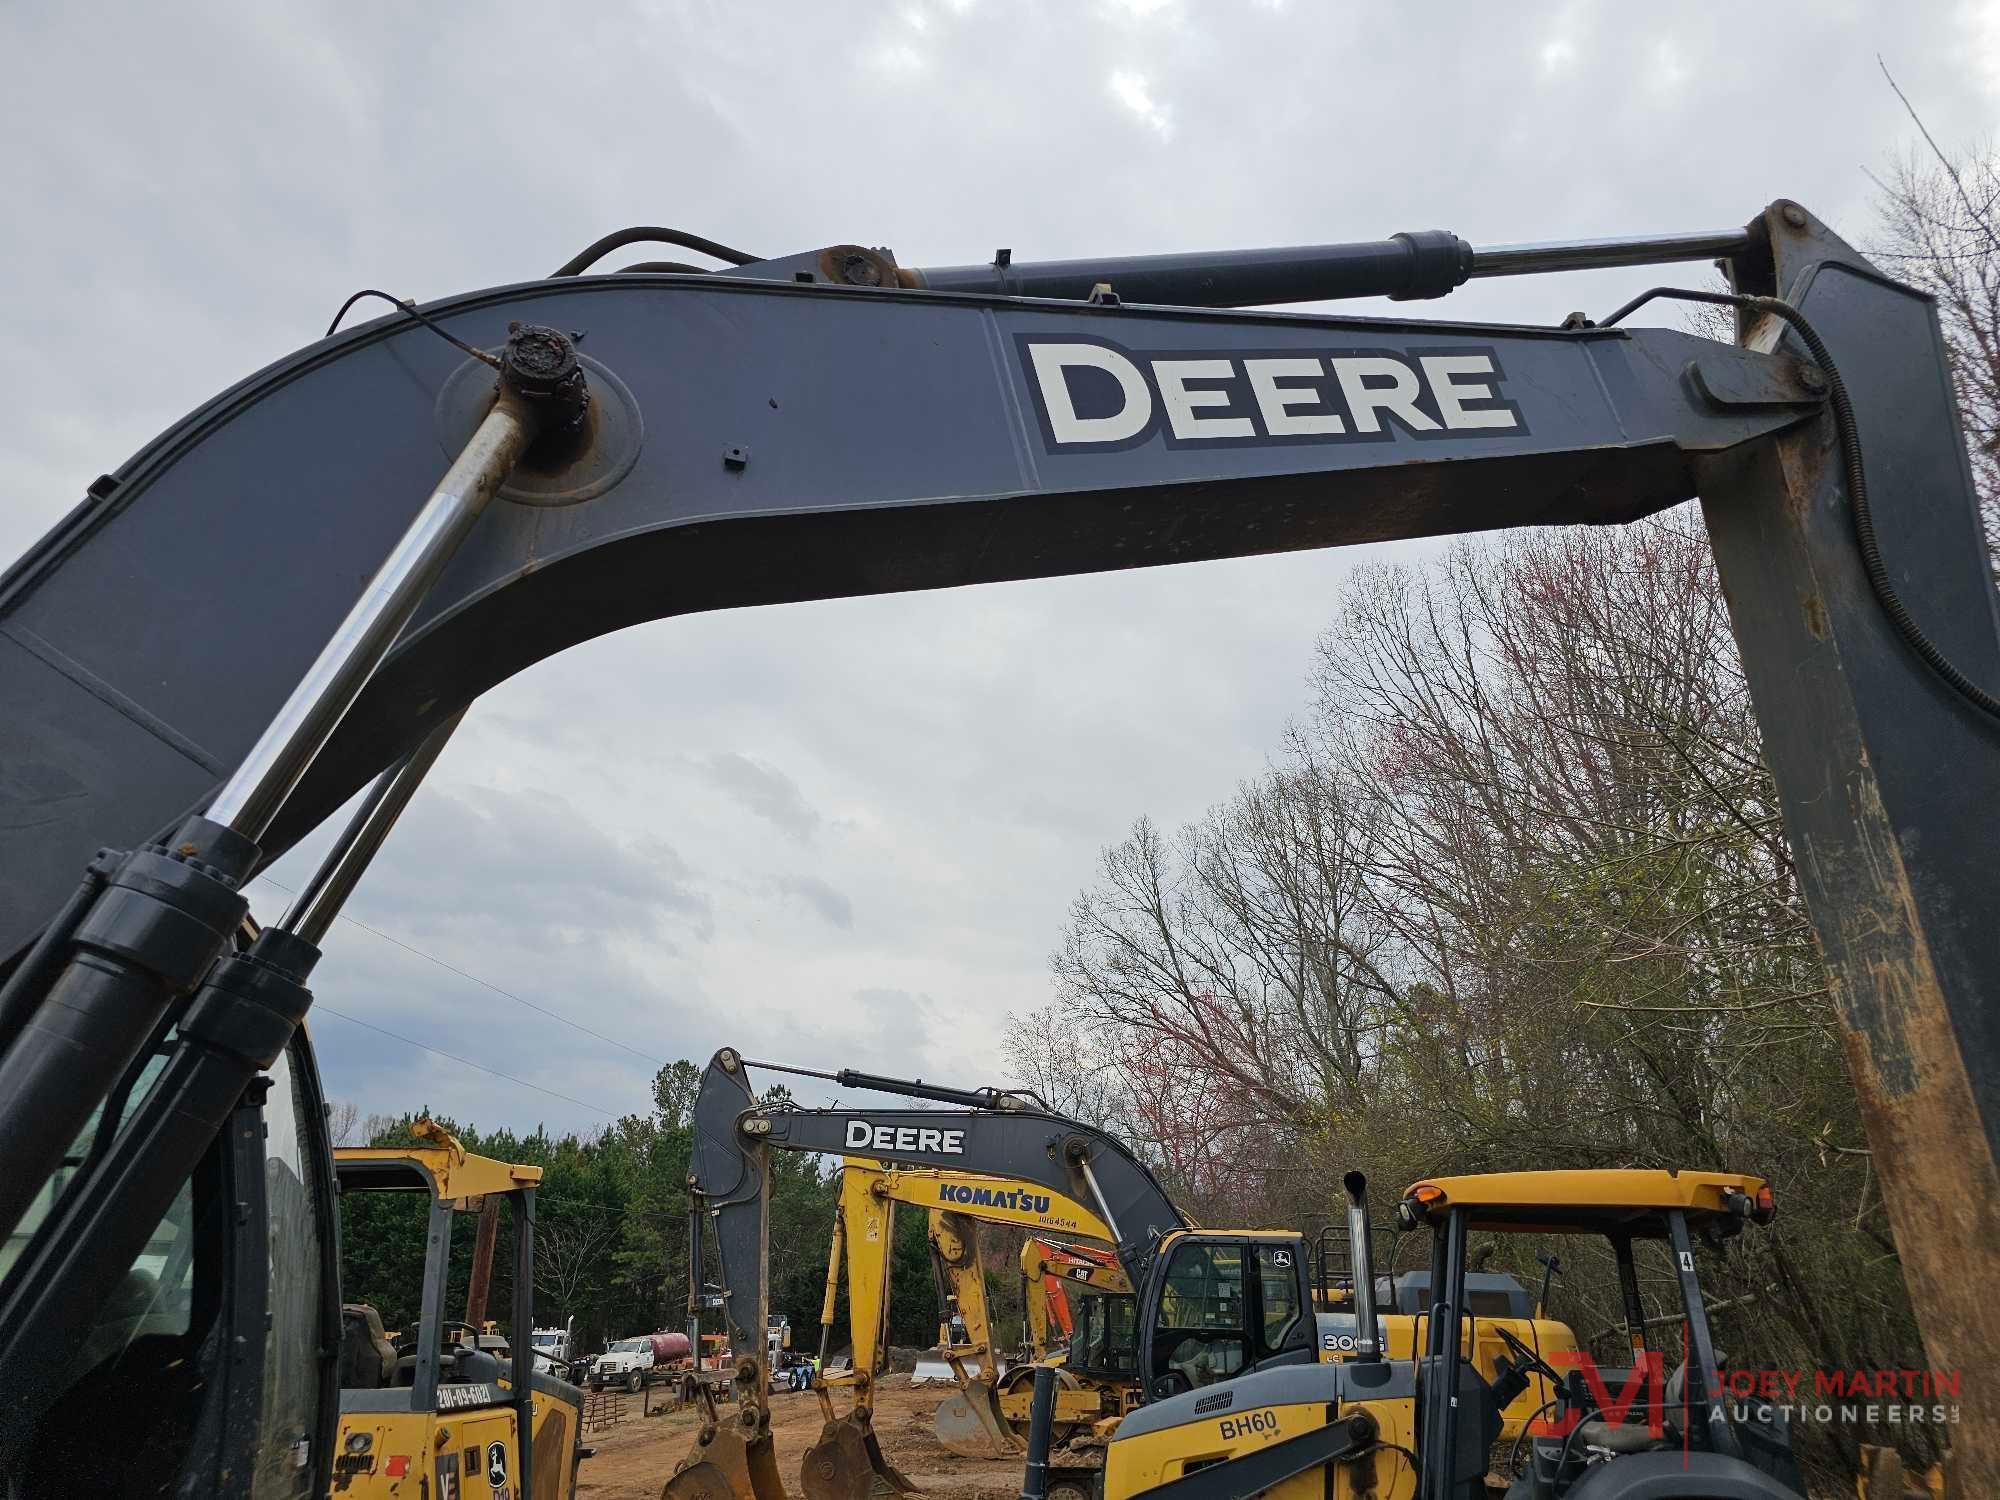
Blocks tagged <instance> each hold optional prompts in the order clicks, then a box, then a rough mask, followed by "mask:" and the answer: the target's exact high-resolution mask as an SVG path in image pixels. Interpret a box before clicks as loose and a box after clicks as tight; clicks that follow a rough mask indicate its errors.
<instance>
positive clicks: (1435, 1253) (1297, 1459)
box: [1022, 1171, 1805, 1500]
mask: <svg viewBox="0 0 2000 1500" xmlns="http://www.w3.org/2000/svg"><path fill="white" fill-rule="evenodd" d="M1347 1187H1348V1193H1349V1196H1350V1204H1351V1212H1352V1214H1353V1216H1354V1217H1355V1218H1356V1219H1357V1220H1359V1221H1360V1222H1362V1223H1363V1224H1364V1225H1365V1216H1366V1199H1365V1183H1363V1181H1362V1179H1361V1177H1360V1174H1358V1173H1351V1174H1349V1176H1348V1179H1347ZM1774 1209H1775V1205H1774V1204H1773V1201H1772V1197H1771V1190H1770V1188H1769V1187H1768V1186H1767V1185H1766V1184H1765V1183H1764V1181H1763V1180H1762V1179H1760V1178H1757V1177H1751V1176H1746V1175H1741V1174H1735V1173H1721V1172H1678V1173H1676V1172H1666V1171H1575V1172H1502V1173H1494V1174H1491V1175H1487V1176H1477V1177H1437V1178H1431V1179H1427V1180H1426V1181H1423V1182H1419V1183H1416V1184H1413V1185H1412V1186H1411V1187H1410V1188H1409V1189H1408V1191H1407V1192H1406V1193H1405V1194H1404V1196H1403V1198H1402V1201H1401V1203H1400V1204H1399V1205H1398V1216H1399V1218H1400V1219H1401V1221H1402V1223H1403V1224H1404V1225H1405V1226H1406V1227H1407V1228H1409V1229H1411V1230H1424V1231H1428V1232H1429V1234H1430V1237H1431V1246H1432V1257H1431V1275H1432V1281H1431V1285H1432V1286H1433V1287H1434V1288H1436V1289H1437V1290H1436V1294H1435V1300H1434V1302H1433V1313H1432V1315H1431V1316H1429V1317H1427V1318H1426V1319H1425V1320H1424V1330H1423V1333H1424V1338H1423V1347H1422V1350H1421V1352H1420V1353H1419V1354H1417V1355H1416V1357H1414V1358H1409V1359H1392V1358H1388V1357H1386V1356H1385V1355H1383V1354H1382V1353H1381V1352H1380V1350H1381V1346H1382V1330H1381V1327H1380V1321H1379V1318H1378V1315H1377V1313H1376V1309H1375V1305H1374V1296H1373V1290H1374V1278H1373V1276H1372V1274H1370V1273H1369V1272H1368V1271H1367V1269H1366V1263H1367V1255H1366V1252H1365V1251H1360V1252H1359V1253H1358V1256H1357V1259H1358V1260H1359V1261H1360V1262H1361V1264H1360V1266H1358V1267H1357V1275H1356V1278H1355V1282H1354V1286H1355V1294H1356V1295H1355V1313H1356V1317H1357V1320H1358V1323H1357V1326H1358V1328H1359V1331H1360V1337H1361V1339H1362V1341H1363V1343H1364V1345H1365V1346H1366V1347H1365V1352H1362V1353H1358V1354H1357V1355H1356V1356H1355V1357H1354V1358H1353V1359H1351V1360H1347V1361H1344V1362H1341V1363H1338V1364H1320V1365H1314V1366H1304V1367H1300V1366H1285V1367H1270V1368H1265V1369H1260V1370H1254V1371H1250V1372H1248V1373H1246V1374H1244V1375H1242V1376H1240V1377H1238V1378H1237V1379H1236V1380H1234V1381H1232V1382H1230V1383H1229V1384H1228V1385H1226V1386H1222V1387H1219V1388H1216V1389H1213V1390H1189V1391H1185V1392H1183V1393H1181V1394H1179V1395H1176V1396H1171V1397H1168V1398H1166V1399H1164V1400H1159V1401H1155V1402H1152V1403H1151V1404H1149V1405H1147V1406H1146V1407H1145V1408H1143V1409H1142V1410H1140V1411H1138V1412H1136V1413H1134V1414H1133V1415H1132V1416H1130V1417H1128V1418H1127V1419H1126V1420H1125V1421H1124V1422H1123V1423H1122V1424H1121V1425H1120V1426H1119V1429H1118V1431H1117V1433H1116V1435H1115V1436H1114V1437H1113V1438H1112V1440H1111V1443H1110V1445H1109V1448H1108V1450H1107V1453H1106V1458H1105V1468H1104V1476H1103V1487H1102V1491H1101V1500H1234V1497H1238V1496H1244V1495H1259V1496H1265V1497H1269V1500H1364V1497H1365V1500H1482V1497H1484V1496H1485V1494H1486V1493H1487V1490H1486V1474H1487V1466H1488V1455H1489V1453H1490V1451H1491V1450H1492V1448H1493V1446H1494V1444H1495V1443H1496V1442H1497V1441H1498V1439H1499V1436H1500V1420H1501V1412H1502V1411H1503V1410H1505V1409H1506V1407H1507V1406H1508V1405H1509V1404H1510V1403H1511V1402H1512V1401H1513V1400H1514V1399H1516V1398H1517V1397H1518V1396H1519V1394H1520V1393H1521V1392H1522V1391H1523V1390H1525V1389H1526V1388H1527V1386H1528V1384H1529V1383H1530V1381H1531V1379H1532V1378H1533V1377H1534V1376H1537V1375H1539V1376H1540V1377H1542V1378H1543V1379H1544V1380H1546V1381H1548V1382H1549V1384H1550V1385H1551V1387H1552V1388H1554V1389H1555V1390H1556V1392H1557V1394H1556V1396H1555V1397H1554V1398H1553V1399H1552V1401H1551V1402H1550V1404H1549V1409H1548V1411H1547V1412H1546V1413H1544V1414H1543V1416H1542V1418H1541V1420H1539V1421H1537V1422H1536V1423H1534V1424H1533V1425H1532V1426H1531V1427H1530V1428H1529V1429H1528V1431H1527V1432H1526V1433H1525V1434H1524V1436H1523V1439H1522V1440H1521V1441H1517V1442H1516V1443H1515V1444H1514V1445H1513V1452H1512V1454H1511V1455H1510V1462H1509V1465H1508V1467H1509V1470H1510V1472H1509V1473H1508V1474H1507V1475H1506V1476H1505V1477H1506V1479H1507V1481H1508V1488H1507V1492H1506V1493H1507V1497H1508V1500H1571V1497H1574V1500H1582V1497H1584V1496H1585V1495H1588V1496H1589V1497H1590V1500H1651V1497H1674V1500H1693V1497H1701V1500H1801V1497H1802V1496H1803V1495H1804V1493H1805V1490H1804V1485H1803V1483H1802V1482H1801V1480H1800V1476H1799V1470H1798V1465H1797V1463H1796V1461H1795V1460H1794V1458H1793V1456H1792V1452H1791V1446H1790V1436H1789V1432H1788V1430H1787V1428H1786V1425H1785V1422H1784V1420H1783V1416H1782V1414H1780V1413H1777V1412H1775V1410H1774V1408H1773V1407H1771V1406H1770V1405H1768V1404H1765V1405H1761V1406H1760V1405H1757V1404H1755V1403H1748V1404H1745V1403H1731V1402H1728V1401H1726V1400H1725V1399H1724V1387H1723V1383H1722V1381H1721V1380H1719V1379H1718V1377H1717V1373H1716V1367H1717V1363H1718V1359H1719V1356H1718V1355H1717V1353H1716V1351H1715V1348H1714V1344H1713V1342H1712V1340H1711V1337H1710V1331H1709V1325H1708V1314H1707V1308H1706V1304H1705V1303H1704V1301H1703V1299H1702V1294H1701V1286H1700V1281H1699V1276H1698V1270H1697V1264H1696V1255H1697V1251H1698V1250H1701V1249H1709V1250H1715V1251H1717V1252H1720V1251H1721V1250H1722V1249H1723V1248H1724V1247H1726V1246H1727V1244H1728V1242H1729V1241H1730V1240H1731V1239H1733V1238H1734V1237H1735V1236H1737V1235H1739V1234H1741V1233H1742V1231H1743V1229H1744V1227H1745V1226H1746V1225H1748V1224H1752V1223H1756V1224H1766V1223H1769V1222H1770V1220H1771V1217H1772V1215H1773V1213H1774ZM1474 1232H1478V1233H1482V1234H1487V1233H1491V1234H1521V1235H1533V1236H1536V1237H1537V1238H1543V1237H1548V1236H1557V1235H1585V1236H1591V1237H1596V1238H1599V1239H1601V1240H1602V1241H1605V1242H1608V1244H1609V1247H1610V1249H1611V1251H1612V1255H1613V1257H1614V1259H1615V1260H1616V1263H1617V1267H1618V1273H1619V1282H1620V1288H1621V1291H1622V1293H1623V1302H1624V1321H1625V1334H1626V1342H1627V1346H1628V1348H1627V1350H1621V1352H1620V1355H1619V1357H1618V1358H1617V1360H1616V1361H1615V1363H1616V1365H1617V1368H1615V1369H1606V1368H1603V1367H1600V1366H1599V1365H1597V1364H1595V1363H1594V1362H1592V1361H1590V1360H1588V1359H1586V1358H1584V1357H1583V1356H1582V1355H1579V1354H1578V1353H1577V1352H1576V1351H1574V1350H1571V1351H1567V1352H1566V1353H1556V1352H1552V1351H1547V1350H1542V1351H1537V1350H1536V1349H1534V1348H1533V1347H1532V1346H1531V1345H1529V1344H1528V1343H1525V1342H1522V1341H1521V1340H1519V1339H1516V1338H1513V1337H1512V1336H1511V1335H1503V1338H1504V1340H1505V1342H1506V1343H1507V1344H1508V1347H1509V1355H1508V1357H1507V1358H1506V1359H1505V1360H1503V1361H1502V1362H1501V1364H1500V1366H1499V1368H1498V1370H1497V1372H1496V1373H1495V1375H1494V1376H1493V1377H1492V1378H1490V1379H1488V1378H1486V1377H1485V1376H1484V1375H1483V1374H1482V1373H1481V1371H1480V1370H1478V1369H1477V1368H1475V1367H1474V1366H1473V1365H1472V1364H1471V1363H1470V1362H1469V1361H1468V1360H1467V1359H1466V1358H1465V1357H1464V1356H1463V1354H1462V1353H1461V1350H1462V1349H1463V1347H1464V1346H1465V1342H1466V1341H1465V1338H1464V1331H1465V1324H1466V1323H1468V1322H1469V1321H1471V1320H1472V1319H1471V1314H1470V1309H1469V1307H1468V1296H1467V1291H1468V1283H1467V1274H1468V1273H1467V1264H1466V1262H1467V1255H1466V1240H1467V1237H1468V1235H1470V1234H1471V1233H1474ZM1650 1243H1659V1244H1661V1245H1662V1246H1663V1248H1664V1250H1665V1252H1666V1253H1665V1255H1664V1256H1663V1257H1662V1259H1663V1260H1664V1262H1665V1265H1664V1266H1663V1267H1662V1269H1664V1270H1666V1272H1667V1275H1666V1277H1665V1278H1664V1279H1665V1281H1666V1282H1667V1283H1668V1284H1670V1285H1672V1286H1673V1287H1674V1288H1675V1290H1676V1291H1677V1292H1678V1294H1679V1301H1680V1306H1679V1308H1678V1309H1676V1310H1675V1311H1676V1312H1677V1314H1678V1315H1677V1316H1676V1317H1674V1318H1673V1319H1672V1320H1671V1325H1670V1326H1673V1327H1675V1328H1676V1329H1677V1335H1676V1334H1669V1335H1668V1336H1667V1337H1668V1338H1669V1339H1670V1340H1674V1341H1675V1342H1677V1343H1678V1344H1679V1349H1678V1350H1677V1351H1668V1350H1662V1349H1660V1348H1657V1347H1655V1346H1653V1345H1652V1344H1651V1343H1650V1341H1649V1335H1648V1332H1647V1329H1648V1325H1649V1323H1650V1324H1652V1325H1653V1326H1658V1325H1659V1322H1660V1320H1659V1319H1649V1318H1648V1317H1647V1316H1646V1309H1645V1307H1644V1305H1643V1304H1642V1302H1641V1298H1640V1282H1639V1276H1638V1271H1637V1257H1636V1254H1635V1251H1636V1250H1638V1249H1640V1248H1643V1247H1645V1246H1647V1245H1648V1244H1650ZM1358 1244H1360V1245H1365V1244H1366V1235H1365V1233H1364V1234H1363V1235H1362V1236H1361V1237H1360V1239H1359V1241H1358ZM1628 1351H1629V1352H1628ZM1670 1353H1678V1356H1679V1363H1678V1366H1677V1367H1676V1368H1674V1369H1673V1370H1672V1372H1671V1373H1668V1368H1667V1367H1668V1358H1669V1355H1670ZM1048 1441H1049V1440H1048V1437H1047V1435H1046V1433H1042V1432H1037V1433H1036V1435H1035V1438H1034V1441H1033V1442H1031V1444H1030V1452H1029V1460H1028V1483H1026V1484H1025V1485H1024V1486H1023V1490H1022V1494H1023V1496H1024V1497H1026V1500H1044V1497H1053V1496H1055V1495H1056V1494H1057V1490H1056V1489H1053V1488H1051V1487H1050V1486H1049V1485H1048V1483H1047V1480H1046V1478H1045V1477H1043V1475H1044V1474H1045V1472H1046V1471H1038V1469H1037V1461H1038V1457H1043V1456H1045V1455H1046V1452H1047V1445H1048Z"/></svg>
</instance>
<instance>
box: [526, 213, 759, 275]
mask: <svg viewBox="0 0 2000 1500" xmlns="http://www.w3.org/2000/svg"><path fill="white" fill-rule="evenodd" d="M627 245H678V246H680V247H681V249H683V250H696V251H699V252H700V253H701V254H703V255H712V256H714V257H715V258H716V259H717V260H726V261H728V262H729V263H730V264H731V265H732V266H747V265H749V264H750V263H751V262H752V261H758V260H765V259H768V257H766V256H762V255H752V254H750V253H749V252H748V251H745V250H732V249H731V248H730V247H729V246H727V245H724V244H720V243H718V242H717V241H715V240H710V239H704V238H703V237H702V236H700V235H698V234H689V233H687V231H685V230H681V229H667V228H664V227H662V226H661V225H658V224H635V225H633V226H632V227H631V228H630V229H620V230H617V231H615V232H613V233H611V234H607V235H606V236H604V238H603V239H601V240H593V241H592V242H591V243H590V244H588V245H585V246H584V247H583V248H582V249H581V250H579V251H577V253H576V254H574V255H572V256H571V257H570V258H569V259H568V260H566V261H564V262H563V263H562V264H561V265H559V266H557V267H556V268H555V269H554V270H553V271H551V272H549V275H550V276H575V275H578V274H580V273H581V272H582V271H583V270H584V269H585V268H586V267H589V266H593V265H595V264H596V263H597V262H598V261H600V260H602V259H604V257H605V256H607V255H609V254H610V253H611V252H612V251H613V250H622V249H624V248H625V246H627Z"/></svg>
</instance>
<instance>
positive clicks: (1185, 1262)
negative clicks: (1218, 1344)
mask: <svg viewBox="0 0 2000 1500" xmlns="http://www.w3.org/2000/svg"><path fill="white" fill-rule="evenodd" d="M1160 1322H1161V1324H1162V1325H1163V1326H1165V1327H1169V1328H1215V1329H1230V1330H1232V1331H1233V1330H1237V1329H1241V1328H1242V1326H1243V1248H1242V1246H1240V1245H1183V1246H1181V1247H1180V1249H1179V1250H1178V1251H1176V1252H1175V1254H1174V1261H1173V1264H1172V1266H1170V1267H1169V1268H1168V1270H1167V1285H1166V1292H1165V1295H1164V1296H1163V1297H1162V1298H1161V1302H1160Z"/></svg>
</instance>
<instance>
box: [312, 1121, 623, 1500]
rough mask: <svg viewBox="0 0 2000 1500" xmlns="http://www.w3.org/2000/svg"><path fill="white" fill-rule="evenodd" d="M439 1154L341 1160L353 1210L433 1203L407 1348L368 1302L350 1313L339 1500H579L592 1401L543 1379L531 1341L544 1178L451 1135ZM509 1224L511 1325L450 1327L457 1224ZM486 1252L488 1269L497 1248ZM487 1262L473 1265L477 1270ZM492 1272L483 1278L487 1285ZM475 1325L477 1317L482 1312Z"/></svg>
mask: <svg viewBox="0 0 2000 1500" xmlns="http://www.w3.org/2000/svg"><path fill="white" fill-rule="evenodd" d="M434 1138H435V1139H436V1140H437V1141H438V1142H439V1143H438V1144H436V1145H430V1146H408V1147H405V1146H393V1147H385V1148H348V1147H343V1148H341V1149H339V1150H336V1151H335V1152H334V1154H333V1155H334V1164H333V1165H334V1173H335V1176H336V1178H337V1180H338V1181H339V1184H340V1191H341V1195H342V1198H343V1200H344V1201H351V1200H352V1196H353V1195H355V1194H362V1193H402V1194H410V1195H420V1196H421V1197H422V1198H423V1199H424V1200H425V1202H426V1215H425V1217H426V1234H425V1242H424V1243H425V1248H424V1268H423V1286H422V1292H421V1298H422V1302H421V1310H420V1311H419V1313H418V1316H417V1321H416V1323H415V1325H414V1326H413V1327H412V1328H411V1329H409V1330H407V1331H406V1332H405V1334H404V1335H403V1336H402V1337H400V1338H395V1339H392V1338H390V1337H389V1336H388V1335H387V1334H386V1333H385V1332H384V1331H383V1326H382V1318H381V1315H380V1313H379V1312H378V1311H377V1309H376V1308H375V1307H373V1306H371V1305H369V1304H366V1303H349V1304H346V1305H344V1306H343V1307H342V1308H341V1323H342V1328H341V1340H340V1350H339V1359H338V1364H339V1384H340V1425H339V1429H338V1434H337V1437H336V1440H335V1446H334V1459H333V1487H332V1492H333V1495H334V1496H336V1497H352V1500H368V1497H371V1496H380V1497H383V1500H401V1497H405V1496H408V1495H410V1494H412V1493H425V1494H432V1495H436V1496H439V1497H443V1496H449V1495H471V1494H486V1493H489V1492H490V1493H492V1494H495V1495H498V1494H501V1493H503V1492H504V1493H508V1494H510V1495H511V1496H513V1497H515V1500H572V1497H573V1496H574V1495H575V1493H576V1480H577V1466H578V1464H579V1463H581V1462H582V1460H583V1459H584V1457H586V1456H587V1455H586V1451H585V1450H584V1449H583V1448H582V1447H581V1446H580V1443H581V1435H582V1421H583V1393H582V1392H581V1391H579V1390H578V1389H577V1388H576V1387H575V1386H573V1385H570V1384H569V1383H568V1382H566V1381H563V1380H560V1379H558V1378H556V1376H554V1375H553V1374H551V1373H549V1372H548V1371H547V1370H545V1369H537V1368H536V1367H535V1366H536V1361H535V1356H534V1346H533V1343H532V1341H531V1339H530V1338H528V1337H527V1336H526V1335H527V1333H528V1331H529V1330H531V1329H532V1328H533V1327H534V1304H533V1297H534V1284H535V1245H534V1222H535V1215H534V1196H535V1189H536V1187H537V1185H538V1184H539V1183H540V1182H541V1177H542V1169H541V1168H540V1167H530V1166H515V1165H510V1164H509V1163H506V1162H500V1161H494V1160H492V1159H491V1158H489V1157H484V1156H476V1155H473V1154H471V1153H469V1152H467V1151H466V1150H465V1149H464V1148H463V1147H462V1146H461V1145H459V1143H458V1142H457V1141H456V1140H455V1139H453V1138H452V1137H450V1136H449V1135H447V1134H446V1133H445V1132H444V1131H442V1130H435V1129H434ZM494 1198H499V1199H502V1200H503V1201H505V1202H506V1203H507V1205H508V1208H509V1213H510V1218H511V1221H512V1229H513V1234H512V1241H513V1246H512V1248H513V1256H512V1264H511V1271H512V1286H513V1295H514V1304H513V1326H514V1328H515V1330H516V1332H517V1333H519V1334H520V1335H522V1336H521V1337H519V1338H517V1339H515V1340H513V1341H509V1340H507V1339H504V1338H501V1337H500V1336H498V1334H497V1333H496V1332H495V1325H493V1324H492V1323H487V1322H484V1321H483V1319H482V1321H481V1322H479V1323H473V1322H459V1321H455V1320H452V1319H449V1318H447V1317H446V1316H445V1292H446V1281H447V1277H448V1274H449V1271H450V1267H451V1238H452V1227H453V1222H454V1220H455V1219H456V1218H457V1216H458V1215H459V1214H461V1213H463V1212H466V1211H468V1210H474V1209H477V1208H480V1207H481V1206H483V1204H484V1203H485V1202H487V1201H489V1200H491V1199H494ZM480 1247H481V1249H483V1250H484V1251H485V1252H486V1257H485V1258H486V1260H487V1262H488V1263H489V1264H490V1260H491V1249H492V1242H491V1241H490V1240H489V1239H486V1238H484V1237H482V1239H481V1242H480ZM478 1259H479V1256H478V1254H477V1252H476V1253H475V1261H477V1260H478ZM484 1270H485V1267H482V1266H480V1265H478V1264H475V1266H474V1272H473V1274H474V1276H475V1277H476V1278H479V1279H481V1280H483V1279H484V1274H483V1273H484ZM468 1317H472V1318H481V1313H480V1312H479V1311H473V1312H469V1313H468Z"/></svg>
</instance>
